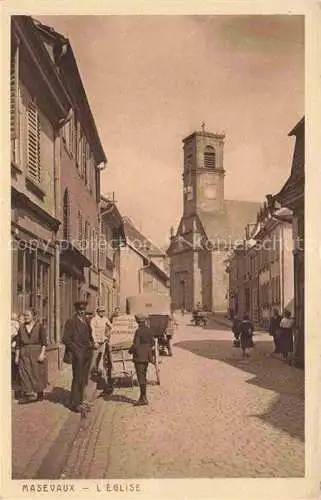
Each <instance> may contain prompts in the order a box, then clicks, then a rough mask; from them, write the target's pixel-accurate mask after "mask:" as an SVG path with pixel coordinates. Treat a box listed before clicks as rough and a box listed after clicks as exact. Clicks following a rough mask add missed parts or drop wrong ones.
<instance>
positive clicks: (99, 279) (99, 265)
mask: <svg viewBox="0 0 321 500" xmlns="http://www.w3.org/2000/svg"><path fill="white" fill-rule="evenodd" d="M114 208H115V202H114V200H113V201H112V202H111V206H110V207H109V208H107V209H106V210H103V211H102V212H101V203H100V204H99V208H98V214H99V219H98V225H99V239H98V242H99V244H98V294H99V297H98V303H99V305H100V302H101V289H102V287H101V285H102V279H101V274H102V266H101V250H100V242H101V237H102V229H103V217H104V216H105V215H107V214H109V213H111V212H112V211H113V210H114Z"/></svg>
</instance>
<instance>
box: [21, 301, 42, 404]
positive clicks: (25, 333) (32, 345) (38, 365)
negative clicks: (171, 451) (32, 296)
mask: <svg viewBox="0 0 321 500" xmlns="http://www.w3.org/2000/svg"><path fill="white" fill-rule="evenodd" d="M46 346H47V334H46V331H45V329H44V326H43V325H42V324H41V323H40V322H39V320H38V319H37V312H36V311H35V310H34V309H28V310H26V312H25V314H24V324H23V325H21V326H20V328H19V331H18V334H17V343H16V358H15V361H16V364H17V365H18V372H19V381H20V389H21V393H22V394H23V397H22V399H21V400H20V403H29V402H31V401H37V400H38V401H41V400H43V398H44V389H45V388H46V386H47V385H48V378H47V363H46V359H45V351H46Z"/></svg>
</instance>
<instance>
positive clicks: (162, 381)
mask: <svg viewBox="0 0 321 500" xmlns="http://www.w3.org/2000/svg"><path fill="white" fill-rule="evenodd" d="M54 14H55V13H53V14H50V15H49V14H46V15H44V14H39V15H36V14H34V13H33V14H32V15H31V14H30V15H29V14H28V15H27V14H24V15H20V14H16V15H11V16H10V32H8V33H9V36H10V54H9V56H10V156H11V158H10V160H11V171H10V172H11V174H10V175H11V177H10V180H11V187H10V189H9V190H8V193H9V191H10V195H9V196H10V205H11V221H10V224H11V242H10V259H11V281H10V288H11V327H10V328H11V339H10V347H9V343H8V346H7V347H5V349H6V352H8V356H10V352H11V376H10V379H9V380H10V382H9V383H10V391H11V422H10V433H11V438H10V439H11V451H10V456H9V455H8V456H7V460H8V461H10V464H11V465H10V468H11V478H10V480H11V481H12V482H15V481H19V484H20V490H19V491H20V495H19V496H21V497H25V496H30V494H32V493H38V494H39V493H41V494H42V496H43V495H44V494H47V495H55V496H56V495H57V494H61V493H64V494H67V493H68V494H71V495H72V494H73V493H75V488H76V484H77V483H76V480H90V481H94V490H93V491H94V493H97V492H99V493H101V494H111V495H113V494H117V493H118V494H119V493H122V494H123V496H124V495H125V496H126V495H127V497H129V496H131V495H133V494H137V493H141V492H142V483H141V481H142V480H146V479H157V480H161V479H172V480H174V479H181V480H182V479H227V478H229V479H247V478H252V479H254V478H255V479H268V478H269V479H298V478H301V479H303V478H304V477H305V475H306V470H307V469H306V466H307V463H306V453H305V444H306V430H305V429H306V425H305V424H306V387H305V381H306V379H305V375H306V356H305V344H306V342H305V284H306V283H305V247H306V245H308V243H305V157H306V153H305V148H306V140H305V137H306V130H305V129H306V127H305V125H306V107H305V64H306V19H305V15H303V14H302V15H299V14H295V15H294V14H293V15H288V14H285V13H284V14H273V15H272V14H264V15H258V14H255V15H246V14H242V15H240V14H223V15H216V14H200V15H195V14H184V15H159V14H158V15H154V14H149V15H139V14H135V15H126V14H125V15H116V14H115V15H88V14H86V13H84V14H83V15H81V14H80V13H79V14H78V15H77V14H72V15H71V14H70V15H68V14H59V15H58V14H55V15H54ZM8 118H9V117H8ZM53 480H55V481H53ZM84 484H85V483H84ZM159 484H161V483H159ZM86 489H87V492H89V491H90V490H89V487H88V488H86V486H84V488H83V489H82V492H81V493H82V494H84V493H86ZM88 494H89V493H88ZM186 495H187V496H186V498H187V497H188V493H186ZM164 497H165V496H164ZM168 498H169V496H168ZM190 498H191V497H190ZM208 498H209V496H208Z"/></svg>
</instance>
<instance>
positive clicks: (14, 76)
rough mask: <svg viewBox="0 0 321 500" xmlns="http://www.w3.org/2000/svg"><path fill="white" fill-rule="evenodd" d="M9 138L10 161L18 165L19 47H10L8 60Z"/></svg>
mask: <svg viewBox="0 0 321 500" xmlns="http://www.w3.org/2000/svg"><path fill="white" fill-rule="evenodd" d="M10 137H11V160H12V162H13V163H15V164H16V165H18V164H19V163H20V155H19V142H18V140H19V47H18V46H17V45H15V46H12V47H11V60H10Z"/></svg>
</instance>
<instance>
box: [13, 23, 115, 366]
mask: <svg viewBox="0 0 321 500" xmlns="http://www.w3.org/2000/svg"><path fill="white" fill-rule="evenodd" d="M10 97H11V101H10V106H11V113H10V128H11V209H12V211H11V214H12V216H11V227H12V230H11V237H12V311H14V312H16V313H21V312H23V311H25V310H26V309H27V308H29V307H33V308H36V310H37V312H38V315H39V319H40V321H41V322H42V323H43V324H44V326H45V328H46V330H47V332H48V340H49V346H48V349H47V351H48V361H49V373H50V375H51V374H52V373H53V372H54V371H55V370H57V369H58V367H59V364H60V363H59V360H60V356H59V354H60V348H59V345H60V344H59V343H60V338H61V334H62V330H63V326H64V323H65V321H66V319H67V318H68V317H70V315H71V314H72V313H73V304H74V302H75V301H76V300H79V299H84V300H87V301H88V303H89V307H90V308H95V307H96V305H97V304H98V293H99V283H98V281H99V280H98V276H99V273H98V247H99V242H98V239H99V206H100V171H101V169H102V168H103V167H104V166H105V164H106V156H105V153H104V151H103V148H102V145H101V142H100V139H99V135H98V132H97V129H96V126H95V123H94V119H93V116H92V114H91V110H90V107H89V104H88V101H87V97H86V93H85V90H84V88H83V85H82V81H81V78H80V75H79V71H78V68H77V64H76V61H75V58H74V54H73V51H72V48H71V46H70V44H69V41H68V40H67V39H66V38H65V37H63V36H62V35H60V34H59V33H57V32H56V31H54V30H53V29H52V28H49V27H47V26H44V25H42V24H41V23H39V22H38V21H36V20H34V19H33V18H31V17H29V16H13V17H12V23H11V71H10Z"/></svg>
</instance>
